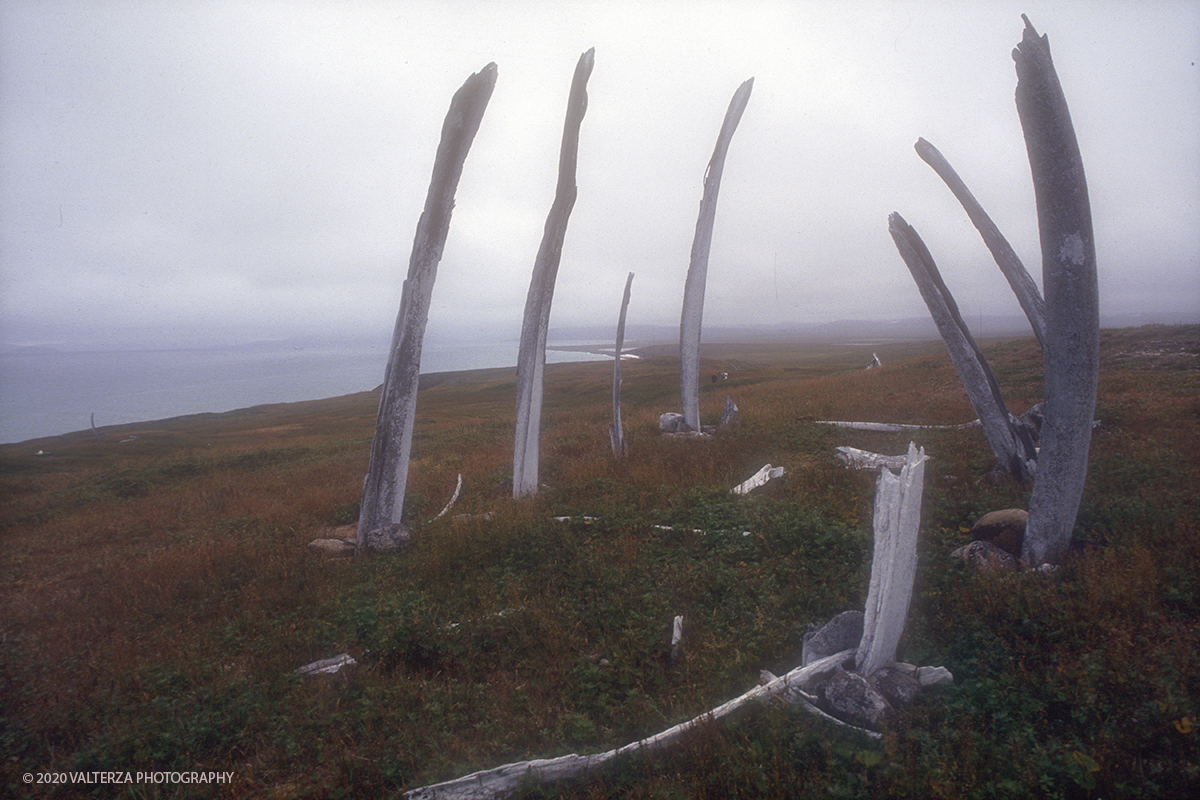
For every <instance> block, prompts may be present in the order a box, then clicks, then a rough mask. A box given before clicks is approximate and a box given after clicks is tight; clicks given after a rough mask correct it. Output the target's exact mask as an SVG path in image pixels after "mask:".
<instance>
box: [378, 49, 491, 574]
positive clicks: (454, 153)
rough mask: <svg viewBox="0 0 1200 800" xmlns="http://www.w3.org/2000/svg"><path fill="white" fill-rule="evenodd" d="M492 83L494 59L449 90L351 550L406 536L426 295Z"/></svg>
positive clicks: (385, 545) (426, 315) (429, 293)
mask: <svg viewBox="0 0 1200 800" xmlns="http://www.w3.org/2000/svg"><path fill="white" fill-rule="evenodd" d="M495 86H496V65H495V64H488V65H487V66H486V67H484V68H483V69H482V70H480V71H479V72H477V73H475V74H474V75H472V76H471V77H470V78H468V79H467V81H466V83H464V84H463V85H462V87H461V88H460V89H459V90H458V91H457V92H456V93H455V94H454V99H453V100H451V102H450V110H449V112H448V113H447V114H446V121H445V122H444V123H443V125H442V139H441V142H440V143H439V144H438V150H437V156H436V157H435V159H434V162H433V178H432V179H431V180H430V183H429V193H428V194H427V195H426V197H425V209H424V211H422V212H421V218H420V220H419V221H418V222H417V233H416V237H415V238H414V240H413V249H412V255H411V256H410V258H409V262H408V278H407V280H405V281H404V286H403V289H402V290H401V298H400V311H399V313H398V314H397V315H396V327H395V329H394V331H393V333H392V346H391V350H390V351H389V353H388V362H387V367H386V369H385V371H384V377H383V392H382V393H381V395H380V398H379V414H378V417H377V418H376V422H375V438H374V440H373V441H372V443H371V462H370V466H369V467H368V469H367V476H366V479H365V480H364V481H363V496H362V504H361V505H362V508H361V511H360V513H359V524H358V552H359V553H360V554H365V553H367V552H370V551H371V550H376V549H388V548H393V547H398V546H399V545H401V544H403V543H404V542H405V541H407V539H408V533H407V529H406V528H404V527H403V525H402V524H401V522H400V515H401V512H402V511H403V510H404V491H405V485H406V484H407V482H408V459H409V455H410V453H411V452H412V433H413V418H414V416H415V414H416V408H417V384H418V380H419V376H420V373H421V345H422V342H423V340H424V338H425V324H426V322H428V320H429V301H430V297H431V296H432V293H433V282H434V280H435V279H436V278H437V265H438V262H439V261H441V260H442V249H443V248H444V247H445V245H446V235H447V234H448V233H449V231H450V214H451V212H452V211H453V209H454V193H455V190H456V189H457V188H458V181H459V178H461V177H462V170H463V162H465V161H466V158H467V153H468V151H470V149H471V143H472V142H473V141H474V140H475V134H476V133H477V132H478V131H479V124H480V122H481V121H482V120H483V112H484V111H485V110H486V109H487V104H488V100H490V99H491V96H492V90H493V89H494V88H495Z"/></svg>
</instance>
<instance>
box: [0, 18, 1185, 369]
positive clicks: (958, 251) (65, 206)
mask: <svg viewBox="0 0 1200 800" xmlns="http://www.w3.org/2000/svg"><path fill="white" fill-rule="evenodd" d="M1021 13H1026V14H1028V15H1029V17H1030V19H1031V21H1032V22H1033V24H1034V26H1035V27H1036V28H1037V29H1038V31H1039V32H1040V33H1046V34H1048V35H1049V38H1050V45H1051V51H1052V54H1053V56H1054V60H1055V64H1056V66H1057V68H1058V74H1059V77H1060V79H1061V81H1062V84H1063V87H1064V90H1065V92H1066V96H1067V102H1068V104H1069V105H1070V109H1071V113H1072V117H1073V119H1074V123H1075V129H1076V133H1077V134H1078V138H1079V142H1080V147H1081V149H1082V152H1083V159H1084V165H1085V168H1086V171H1087V179H1088V184H1089V189H1090V193H1091V202H1092V212H1093V218H1094V224H1095V233H1096V242H1097V252H1098V261H1099V270H1100V292H1101V311H1102V314H1103V315H1112V314H1122V313H1131V312H1148V313H1152V314H1153V315H1155V317H1156V318H1162V317H1167V318H1171V317H1175V318H1178V319H1180V320H1195V319H1196V318H1197V317H1198V316H1200V146H1198V145H1200V141H1198V140H1200V66H1197V62H1200V3H1196V2H1194V0H1184V1H1183V2H1168V1H1166V0H1154V1H1153V2H1134V1H1133V0H1113V1H1112V2H1086V3H1071V2H1037V1H1035V0H1020V2H977V3H958V2H949V0H931V1H930V2H882V1H879V2H859V3H852V2H801V1H794V2H779V3H766V2H762V3H755V2H691V3H676V2H666V0H648V1H647V2H640V3H629V4H620V3H613V2H598V3H571V2H444V1H443V2H304V1H303V0H276V1H274V2H253V1H251V2H245V1H244V0H238V1H237V2H179V0H165V1H164V2H145V1H142V0H123V1H122V2H103V1H102V0H84V1H83V2H54V1H53V0H45V1H44V2H39V1H38V0H10V2H5V3H2V4H0V259H2V262H0V267H2V271H0V278H2V283H0V290H2V298H0V303H2V305H0V311H2V319H3V326H2V328H0V340H3V341H4V342H6V343H10V344H12V343H16V344H58V345H64V344H70V345H74V344H77V343H79V342H94V343H96V344H102V343H105V342H116V341H127V340H131V339H136V338H139V337H141V338H145V339H147V340H149V341H152V342H160V343H177V342H182V341H188V340H190V341H194V342H196V343H200V344H206V343H212V342H217V341H236V340H250V339H263V338H283V337H287V336H292V335H297V334H312V333H317V334H321V335H324V334H328V335H330V336H334V335H337V336H341V335H344V334H347V333H362V334H365V335H368V336H382V337H385V338H386V337H387V336H388V335H390V331H391V327H392V324H393V320H394V318H395V315H396V309H397V306H398V302H399V296H400V284H401V280H402V278H403V276H404V274H405V271H406V270H407V265H408V258H409V252H410V249H411V246H412V238H413V233H414V230H415V226H416V222H417V218H418V216H419V214H420V210H421V206H422V204H423V202H424V198H425V193H426V189H427V187H428V182H429V177H430V171H431V168H432V164H433V157H434V153H435V150H436V147H437V142H438V136H439V134H440V129H441V126H442V122H443V119H444V117H445V113H446V110H447V108H448V105H449V102H450V98H451V96H452V95H453V93H454V91H455V90H456V89H457V88H458V87H459V86H460V85H461V84H462V83H463V81H464V80H465V79H466V78H467V77H468V76H469V75H470V74H471V73H473V72H477V71H478V70H480V69H481V68H482V67H484V66H485V65H486V64H487V63H488V62H491V61H494V62H496V64H497V65H498V68H499V78H498V81H497V85H496V90H495V93H494V95H493V96H492V100H491V103H490V105H489V107H488V110H487V113H486V114H485V116H484V119H483V125H482V127H481V128H480V131H479V134H478V136H477V137H476V140H475V144H474V147H473V149H472V150H471V153H470V156H469V157H468V159H467V163H466V168H465V171H464V174H463V178H462V182H461V184H460V187H459V191H458V197H457V207H456V210H455V213H454V218H453V221H452V224H451V228H450V236H449V240H448V242H447V246H446V250H445V255H444V258H443V260H442V263H441V266H440V268H439V272H438V279H437V284H436V287H435V289H434V296H433V306H432V309H431V317H430V330H431V331H433V332H437V333H439V334H440V335H445V334H447V333H448V332H451V331H455V330H465V329H468V328H470V329H474V328H475V327H477V326H479V325H481V324H482V325H487V326H492V328H493V329H494V330H496V331H497V332H499V333H500V334H502V335H513V336H515V335H516V332H518V331H519V328H520V319H521V314H522V311H523V308H524V302H525V295H526V292H527V290H528V287H529V278H530V274H531V270H532V266H533V260H534V256H535V255H536V253H537V249H538V244H539V242H540V240H541V236H542V227H543V224H544V222H545V218H546V214H547V212H548V210H549V208H550V204H551V201H552V199H553V193H554V186H555V179H556V173H557V167H558V164H557V161H558V150H559V143H560V140H561V136H562V125H563V116H564V113H565V110H566V101H567V94H568V90H569V86H570V80H571V75H572V72H573V70H574V66H575V63H576V61H577V60H578V58H579V55H580V54H581V53H582V52H583V51H585V50H587V49H588V48H590V47H595V49H596V56H595V59H596V60H595V64H596V65H595V70H594V72H593V74H592V77H591V81H590V83H589V86H588V93H589V97H590V103H589V106H588V112H587V116H586V118H585V119H584V121H583V128H582V134H581V141H580V153H579V173H578V185H579V197H578V201H577V202H576V205H575V209H574V213H573V215H572V217H571V220H570V225H569V228H568V230H567V237H566V244H565V247H564V249H563V255H562V265H561V268H560V271H559V276H558V283H557V289H556V292H555V296H554V304H553V314H552V318H551V324H552V326H553V327H562V326H568V325H608V326H610V327H615V323H616V316H617V312H618V308H619V302H620V295H621V291H622V289H623V287H624V280H625V276H626V274H627V273H628V272H631V271H632V272H635V273H636V277H635V278H634V283H633V299H632V302H631V304H630V309H629V321H630V324H635V323H651V324H662V325H672V326H674V325H678V322H679V311H680V305H681V300H682V289H683V282H684V277H685V275H686V273H687V267H688V258H689V253H690V249H691V243H692V236H693V233H694V230H695V223H696V213H697V210H698V208H699V203H700V197H701V193H702V183H703V176H704V170H705V167H706V165H707V163H708V159H709V157H710V155H711V153H712V149H713V145H714V143H715V141H716V136H717V132H718V129H719V127H720V124H721V120H722V118H723V116H724V113H725V109H726V107H727V106H728V103H729V100H730V97H731V96H732V94H733V92H734V91H735V90H736V89H737V87H738V85H739V84H740V83H741V82H742V81H744V80H745V79H746V78H749V77H753V78H754V91H753V94H752V96H751V98H750V102H749V106H748V107H747V110H746V112H745V115H744V117H743V118H742V121H741V125H740V127H739V128H738V131H737V133H736V134H735V136H734V138H733V142H732V145H731V147H730V150H729V156H728V160H727V162H726V166H725V173H724V182H723V185H722V189H721V196H720V203H719V205H718V208H717V216H716V227H715V232H714V236H713V246H712V255H711V260H710V267H709V282H708V292H707V302H706V307H705V317H704V322H705V325H706V326H722V325H732V324H740V323H761V324H768V325H777V326H787V325H795V324H806V323H812V322H826V321H833V320H838V319H846V318H867V319H890V318H903V317H917V316H924V315H926V313H927V312H926V310H925V308H924V306H923V304H922V302H921V299H920V295H919V294H918V291H917V288H916V286H915V284H914V283H913V282H912V279H911V277H910V276H909V274H908V272H907V270H906V269H905V267H904V264H903V262H902V261H901V259H900V257H899V255H898V254H897V253H896V250H895V248H894V246H893V244H892V241H891V239H890V237H889V235H888V232H887V216H888V214H889V213H890V212H892V211H899V212H900V213H901V214H903V215H904V216H905V217H906V218H907V220H908V221H909V222H910V223H912V224H913V225H914V226H915V227H916V228H917V230H918V231H919V232H920V233H921V234H922V236H923V237H924V239H925V241H926V243H927V244H928V245H929V247H930V249H931V251H932V252H933V255H934V257H935V259H936V260H937V262H938V264H939V266H940V267H941V269H942V272H943V275H944V276H945V278H946V281H947V283H948V284H949V286H950V288H951V290H952V291H953V292H954V294H955V296H956V298H957V299H958V302H959V305H960V306H961V307H962V309H963V311H964V314H966V316H967V317H968V319H971V318H974V317H977V316H980V315H993V314H1019V313H1020V309H1019V307H1018V305H1017V303H1016V300H1015V299H1014V297H1013V295H1012V293H1011V291H1010V290H1009V289H1008V286H1007V284H1006V283H1005V282H1004V280H1003V278H1002V277H1001V275H1000V271H999V269H998V268H997V267H996V266H995V264H994V263H993V262H992V261H991V258H990V256H989V254H988V252H987V250H986V249H985V247H984V245H983V243H982V241H981V240H980V238H979V236H978V235H977V234H976V233H975V231H974V229H973V228H972V227H971V225H970V223H969V222H968V220H967V218H966V215H965V213H964V212H963V211H962V210H961V208H960V207H959V206H958V204H957V202H956V201H955V200H954V199H953V197H952V196H951V194H950V192H949V191H948V190H947V189H946V188H945V186H944V185H943V184H942V182H941V181H940V180H939V179H938V178H937V176H936V175H935V174H934V173H933V171H932V170H931V169H930V168H929V167H927V166H926V165H925V164H924V163H923V162H922V161H921V160H920V159H919V158H918V157H917V155H916V154H915V152H914V151H913V143H914V142H915V141H916V140H917V137H919V136H923V137H925V138H926V139H928V140H929V141H930V142H932V143H933V144H934V145H935V146H937V147H938V148H939V149H940V150H941V151H942V153H943V154H944V155H945V156H946V158H947V159H948V160H949V161H950V163H951V164H953V165H954V166H955V168H956V169H957V170H958V172H959V174H960V175H961V176H962V177H963V179H964V180H965V181H966V183H967V185H968V186H969V187H970V188H971V190H972V191H973V192H974V194H975V195H976V197H977V198H979V200H980V201H981V202H982V204H983V205H984V207H985V208H986V209H987V211H988V212H989V213H990V214H991V215H992V217H993V219H994V220H995V221H996V223H997V224H998V225H999V227H1000V229H1001V230H1002V231H1003V232H1004V233H1005V235H1006V236H1007V237H1008V238H1009V241H1010V242H1011V243H1012V244H1013V246H1014V248H1015V249H1016V250H1017V252H1018V254H1019V255H1020V256H1021V257H1022V259H1023V260H1024V261H1025V264H1026V266H1027V267H1028V269H1029V271H1030V272H1031V274H1033V276H1034V277H1035V279H1037V280H1038V281H1039V283H1040V278H1041V256H1040V253H1039V251H1038V240H1037V230H1036V217H1035V209H1034V202H1033V191H1032V186H1031V182H1030V173H1029V166H1028V161H1027V158H1026V155H1025V150H1024V141H1023V139H1022V135H1021V129H1020V124H1019V121H1018V118H1017V114H1016V109H1015V105H1014V101H1013V91H1014V88H1015V86H1016V75H1015V71H1014V67H1013V61H1012V56H1011V51H1012V49H1013V47H1014V46H1015V45H1016V44H1017V43H1018V42H1019V41H1020V39H1021V32H1022V28H1023V23H1022V21H1021V19H1020V15H1021Z"/></svg>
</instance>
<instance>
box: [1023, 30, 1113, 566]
mask: <svg viewBox="0 0 1200 800" xmlns="http://www.w3.org/2000/svg"><path fill="white" fill-rule="evenodd" d="M1021 18H1022V19H1023V20H1025V31H1024V35H1023V36H1022V39H1021V43H1020V44H1019V45H1017V47H1016V49H1015V50H1013V60H1014V61H1015V62H1016V67H1017V92H1016V97H1017V114H1018V115H1019V116H1020V118H1021V128H1022V130H1023V131H1024V133H1025V148H1026V151H1027V152H1028V154H1029V167H1030V170H1031V171H1032V173H1033V193H1034V198H1035V199H1036V201H1037V215H1038V233H1039V234H1040V238H1041V247H1042V289H1043V291H1044V292H1045V297H1046V346H1045V347H1044V348H1043V351H1042V359H1043V372H1044V374H1045V390H1044V393H1043V394H1044V397H1045V401H1044V405H1043V413H1044V414H1045V421H1044V422H1043V424H1042V431H1041V445H1042V449H1041V455H1040V457H1039V458H1038V477H1037V481H1036V482H1035V483H1034V486H1033V494H1032V496H1031V497H1030V500H1029V524H1028V526H1027V527H1026V530H1025V542H1024V544H1023V546H1022V550H1021V557H1022V558H1023V559H1024V560H1025V561H1028V562H1029V563H1030V564H1031V565H1033V566H1038V565H1041V564H1044V563H1056V562H1058V561H1059V560H1060V559H1061V558H1062V556H1063V554H1064V553H1065V552H1066V549H1067V546H1068V545H1069V544H1070V543H1071V533H1072V531H1073V529H1074V527H1075V517H1076V515H1077V514H1078V512H1079V501H1080V498H1081V497H1082V495H1083V482H1084V478H1085V477H1086V476H1087V460H1088V450H1089V447H1090V444H1091V436H1092V415H1093V414H1094V413H1095V410H1096V387H1097V382H1098V380H1099V371H1100V300H1099V287H1098V282H1097V277H1096V245H1095V239H1094V237H1093V233H1092V212H1091V205H1090V204H1089V202H1088V190H1087V179H1086V178H1085V176H1084V172H1083V157H1082V156H1081V155H1080V152H1079V143H1078V141H1077V140H1076V138H1075V129H1074V126H1073V125H1072V124H1071V114H1070V111H1069V110H1068V109H1067V99H1066V97H1065V96H1064V95H1063V91H1062V86H1061V85H1060V83H1059V80H1058V74H1057V72H1056V71H1055V69H1054V62H1053V61H1052V60H1051V58H1050V43H1049V40H1048V39H1047V38H1046V37H1045V36H1038V34H1037V31H1036V30H1034V28H1033V25H1032V24H1030V22H1029V19H1028V18H1027V17H1025V16H1022V17H1021Z"/></svg>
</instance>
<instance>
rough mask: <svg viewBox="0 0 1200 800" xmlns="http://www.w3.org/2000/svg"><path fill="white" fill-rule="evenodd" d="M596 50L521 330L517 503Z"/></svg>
mask: <svg viewBox="0 0 1200 800" xmlns="http://www.w3.org/2000/svg"><path fill="white" fill-rule="evenodd" d="M595 54H596V49H595V48H592V49H591V50H588V51H587V52H586V53H584V54H583V55H581V56H580V57H579V62H578V63H577V64H576V65H575V77H574V78H573V79H572V81H571V96H570V98H569V99H568V101H567V119H566V122H565V123H564V125H563V138H562V148H561V150H560V151H559V160H558V187H557V190H556V191H555V195H554V202H553V203H552V204H551V206H550V214H549V215H548V216H547V217H546V227H545V230H544V232H543V234H542V244H541V247H539V248H538V253H537V258H536V259H535V260H534V263H533V278H532V279H531V280H530V282H529V295H528V297H527V298H526V300H525V321H524V322H523V323H522V325H521V346H520V350H519V351H518V353H517V429H516V435H515V436H514V439H513V497H514V498H519V497H525V496H527V495H531V494H537V490H538V446H539V444H540V440H541V433H542V389H543V378H544V373H545V370H546V333H547V331H548V330H549V328H550V303H551V300H553V299H554V281H555V278H557V276H558V264H559V260H560V259H561V257H562V247H563V240H564V239H565V238H566V235H567V220H568V219H569V218H570V216H571V209H572V208H573V207H574V206H575V197H576V195H577V193H578V189H577V187H576V186H575V165H576V163H577V161H578V155H579V128H580V125H581V124H582V123H583V115H584V114H585V113H586V112H587V81H588V78H589V77H590V76H591V74H592V67H593V65H594V64H595Z"/></svg>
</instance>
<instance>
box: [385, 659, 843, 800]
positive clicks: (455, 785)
mask: <svg viewBox="0 0 1200 800" xmlns="http://www.w3.org/2000/svg"><path fill="white" fill-rule="evenodd" d="M853 657H854V651H853V650H844V651H842V652H840V653H836V654H834V655H832V656H829V657H828V658H823V659H821V660H820V661H814V662H813V663H811V664H808V665H807V666H803V667H797V668H796V669H794V670H792V671H791V672H789V673H787V674H786V675H783V676H781V677H778V678H775V679H774V680H772V681H770V682H768V683H765V684H763V685H761V686H756V687H755V688H753V689H751V690H750V691H748V692H746V693H745V694H743V695H740V696H738V697H736V698H734V699H733V700H730V701H729V702H727V703H724V704H722V705H719V706H717V707H716V708H714V709H712V710H711V711H708V712H705V713H704V714H701V715H700V716H698V717H694V718H692V719H690V720H688V721H687V722H681V723H680V724H678V725H675V726H674V727H671V728H668V729H667V730H665V731H662V732H661V733H656V734H655V735H653V736H648V737H646V738H645V739H639V740H638V741H636V742H632V743H631V744H627V745H625V746H623V747H618V748H615V749H613V750H608V751H606V752H603V753H597V754H595V755H589V756H581V755H576V754H574V753H572V754H570V755H565V756H559V757H558V758H547V759H537V760H534V761H518V762H515V763H512V764H505V765H504V766H500V767H495V768H494V769H489V770H483V771H481V772H475V773H472V774H470V775H466V776H464V777H462V778H456V779H454V780H451V781H445V782H444V783H436V784H433V785H430V786H422V787H420V788H418V789H412V790H411V791H408V792H406V793H405V795H404V796H405V797H407V798H410V800H434V799H435V798H436V799H437V800H459V799H460V798H462V799H463V800H466V798H470V800H483V799H484V798H493V797H498V796H500V795H502V794H505V793H507V792H511V791H513V790H514V789H516V788H517V787H518V786H519V785H521V783H522V782H524V781H532V782H534V783H550V782H553V781H558V780H566V779H569V778H574V777H576V776H577V775H582V774H583V773H585V772H588V771H591V770H594V769H597V768H599V767H601V766H603V765H605V764H607V763H609V762H611V761H614V760H616V759H618V758H620V757H622V756H626V755H632V754H634V753H639V752H653V751H656V750H661V749H663V748H665V747H667V746H669V745H672V744H675V743H676V742H678V741H679V740H680V739H682V738H683V737H684V736H685V735H686V734H687V733H689V732H690V731H692V730H695V729H696V728H698V727H700V726H702V725H707V724H711V723H713V722H718V721H720V720H722V719H724V718H726V717H728V716H729V715H731V714H733V713H734V712H735V711H737V710H738V709H740V708H743V707H745V706H747V705H749V704H751V703H755V702H760V701H764V700H767V699H768V698H770V697H771V696H773V695H776V694H779V693H781V692H785V691H787V690H788V689H789V688H790V687H792V686H803V685H804V684H806V683H808V682H810V681H812V680H814V679H816V678H818V677H820V676H822V675H826V674H829V673H831V672H833V671H835V670H837V669H838V668H840V667H841V666H842V664H845V663H846V662H848V661H849V660H850V659H852V658H853Z"/></svg>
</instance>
